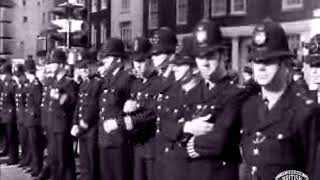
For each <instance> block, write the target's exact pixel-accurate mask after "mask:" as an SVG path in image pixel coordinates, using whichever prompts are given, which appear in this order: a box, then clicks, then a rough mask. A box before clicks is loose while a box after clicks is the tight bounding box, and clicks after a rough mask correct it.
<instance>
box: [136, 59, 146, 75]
mask: <svg viewBox="0 0 320 180" xmlns="http://www.w3.org/2000/svg"><path fill="white" fill-rule="evenodd" d="M133 67H134V69H135V70H136V72H137V74H138V75H143V74H144V73H145V72H146V71H147V69H148V67H147V62H145V61H144V62H138V61H133Z"/></svg>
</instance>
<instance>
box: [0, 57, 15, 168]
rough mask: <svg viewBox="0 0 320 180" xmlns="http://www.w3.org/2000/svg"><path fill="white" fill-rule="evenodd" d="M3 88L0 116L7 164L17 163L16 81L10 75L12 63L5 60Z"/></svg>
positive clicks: (0, 100) (0, 99)
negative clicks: (3, 128) (5, 145)
mask: <svg viewBox="0 0 320 180" xmlns="http://www.w3.org/2000/svg"><path fill="white" fill-rule="evenodd" d="M3 72H4V74H5V75H4V76H3V79H2V80H3V89H2V93H1V98H0V106H1V109H2V111H1V118H2V121H3V122H4V123H5V125H6V133H7V137H8V148H9V149H8V150H9V151H8V152H9V162H8V165H13V164H17V163H18V158H19V157H18V156H19V152H18V145H19V143H18V130H17V119H16V106H15V90H16V83H15V81H14V80H13V76H12V65H11V63H10V62H6V64H4V65H3Z"/></svg>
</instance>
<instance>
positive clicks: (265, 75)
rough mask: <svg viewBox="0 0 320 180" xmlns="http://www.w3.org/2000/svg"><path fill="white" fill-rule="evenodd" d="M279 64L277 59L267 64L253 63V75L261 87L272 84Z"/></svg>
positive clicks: (278, 70) (278, 69) (277, 72)
mask: <svg viewBox="0 0 320 180" xmlns="http://www.w3.org/2000/svg"><path fill="white" fill-rule="evenodd" d="M280 69H281V64H280V62H279V60H278V59H274V60H270V61H267V62H259V61H258V62H257V61H256V62H255V61H254V62H253V74H254V78H255V79H256V81H257V83H258V84H259V85H261V86H267V85H270V84H272V82H274V80H275V79H276V77H277V74H279V72H280Z"/></svg>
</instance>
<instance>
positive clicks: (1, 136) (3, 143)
mask: <svg viewBox="0 0 320 180" xmlns="http://www.w3.org/2000/svg"><path fill="white" fill-rule="evenodd" d="M6 62H7V59H5V58H0V71H1V72H0V73H1V75H3V65H4V64H5V63H6ZM2 88H3V81H2V80H0V94H1V92H2ZM0 114H1V109H0ZM0 147H1V152H0V156H4V155H7V153H8V141H7V134H6V127H5V124H4V123H3V122H2V118H1V116H0Z"/></svg>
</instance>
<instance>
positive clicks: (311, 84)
mask: <svg viewBox="0 0 320 180" xmlns="http://www.w3.org/2000/svg"><path fill="white" fill-rule="evenodd" d="M319 43H320V35H319V34H318V35H315V36H314V37H312V38H311V40H310V43H309V45H308V49H309V54H308V55H307V56H306V57H305V63H306V66H307V67H308V71H307V73H308V75H309V81H308V93H307V95H308V96H309V98H311V99H312V100H314V101H315V102H317V103H318V104H319V102H320V93H318V92H319V84H320V79H319V77H320V61H319V60H320V58H319V57H320V48H319Z"/></svg>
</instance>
